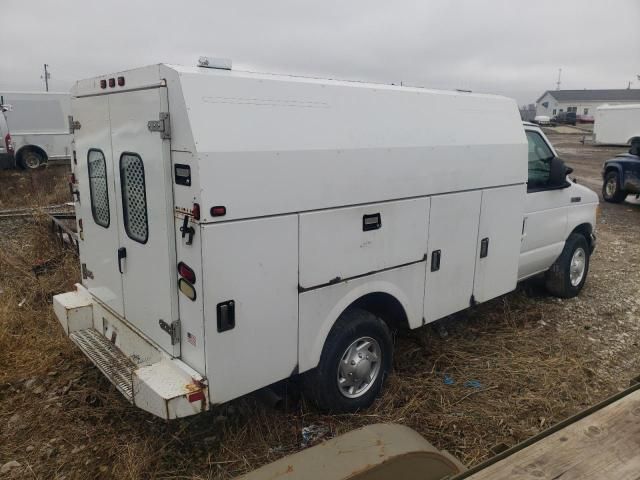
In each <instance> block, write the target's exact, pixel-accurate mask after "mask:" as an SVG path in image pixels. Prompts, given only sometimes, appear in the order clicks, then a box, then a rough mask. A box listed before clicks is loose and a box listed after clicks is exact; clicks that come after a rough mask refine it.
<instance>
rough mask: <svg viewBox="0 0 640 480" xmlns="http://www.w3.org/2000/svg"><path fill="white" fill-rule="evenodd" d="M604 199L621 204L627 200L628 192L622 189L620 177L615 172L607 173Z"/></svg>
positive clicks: (603, 185)
mask: <svg viewBox="0 0 640 480" xmlns="http://www.w3.org/2000/svg"><path fill="white" fill-rule="evenodd" d="M602 198H604V199H605V201H607V202H611V203H620V202H622V201H623V200H624V199H625V198H627V192H625V191H624V190H623V189H622V185H621V182H620V175H618V172H616V171H615V170H613V171H611V172H609V173H607V174H606V175H605V177H604V183H603V184H602Z"/></svg>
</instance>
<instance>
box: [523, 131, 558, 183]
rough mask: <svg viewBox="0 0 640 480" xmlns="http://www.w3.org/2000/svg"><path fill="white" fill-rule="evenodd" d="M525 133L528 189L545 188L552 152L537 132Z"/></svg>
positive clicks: (547, 181)
mask: <svg viewBox="0 0 640 480" xmlns="http://www.w3.org/2000/svg"><path fill="white" fill-rule="evenodd" d="M526 133H527V142H528V146H529V181H528V182H527V183H528V187H529V188H530V189H531V188H540V187H545V186H546V185H547V184H548V183H549V174H550V172H551V160H552V159H553V157H554V155H553V152H552V151H551V149H550V148H549V145H547V142H545V141H544V139H543V138H542V136H541V135H540V134H539V133H538V132H533V131H527V132H526Z"/></svg>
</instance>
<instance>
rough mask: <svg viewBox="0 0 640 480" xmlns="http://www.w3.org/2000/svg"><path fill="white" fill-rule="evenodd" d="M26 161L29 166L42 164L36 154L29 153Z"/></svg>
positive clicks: (33, 166) (34, 166) (35, 166)
mask: <svg viewBox="0 0 640 480" xmlns="http://www.w3.org/2000/svg"><path fill="white" fill-rule="evenodd" d="M24 163H25V164H26V165H27V167H29V168H37V167H38V165H40V161H39V160H38V157H37V156H36V155H27V156H26V157H25V159H24Z"/></svg>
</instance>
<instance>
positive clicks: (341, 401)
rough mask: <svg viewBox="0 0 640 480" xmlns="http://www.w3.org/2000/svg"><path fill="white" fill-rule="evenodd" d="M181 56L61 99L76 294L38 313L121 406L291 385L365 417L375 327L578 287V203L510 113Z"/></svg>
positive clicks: (381, 358)
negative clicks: (70, 159) (59, 329)
mask: <svg viewBox="0 0 640 480" xmlns="http://www.w3.org/2000/svg"><path fill="white" fill-rule="evenodd" d="M201 63H202V64H203V65H207V68H205V67H204V66H201V67H193V68H189V67H179V66H172V65H155V66H150V67H145V68H139V69H135V70H130V71H126V72H120V73H116V74H112V75H106V76H102V77H98V78H93V79H89V80H82V81H79V82H78V83H77V84H76V85H75V87H74V88H73V90H72V114H73V119H72V125H73V129H74V141H75V158H76V159H77V164H75V163H74V164H73V165H72V166H73V169H74V174H73V176H72V181H73V182H74V184H73V188H74V190H75V191H76V192H77V198H78V201H77V203H76V212H77V217H78V231H79V234H80V238H81V241H80V259H81V260H80V261H81V268H82V284H81V285H80V284H79V285H77V288H76V290H75V291H72V292H68V293H63V294H60V295H57V296H55V297H54V309H55V312H56V315H57V316H58V318H59V320H60V322H61V323H62V325H63V327H64V330H65V332H66V333H67V334H68V335H69V336H70V338H71V340H73V342H75V343H76V344H77V346H78V347H79V348H80V349H81V350H82V351H83V352H84V353H85V354H86V355H87V356H88V357H89V358H90V359H91V360H92V361H93V362H94V363H95V365H96V366H97V367H98V368H99V369H101V370H102V371H103V372H104V374H105V375H106V376H107V377H108V378H109V379H110V380H111V381H112V382H113V383H114V384H115V385H116V387H117V388H118V389H119V390H120V391H121V392H122V393H123V394H124V395H125V396H126V397H127V398H128V400H129V401H131V402H133V403H134V404H135V405H137V406H139V407H140V408H142V409H144V410H147V411H149V412H152V413H153V414H155V415H157V416H159V417H162V418H176V417H184V416H187V415H191V414H195V413H198V412H201V411H204V410H207V409H209V408H210V407H211V405H215V404H219V403H222V402H226V401H228V400H231V399H234V398H237V397H240V396H241V395H244V394H247V393H249V392H252V391H254V390H257V389H259V388H261V387H265V386H268V385H270V384H273V383H275V382H278V381H280V380H283V379H287V378H290V377H292V376H296V375H301V376H302V381H303V384H304V386H305V389H306V391H307V392H308V393H309V394H310V396H311V397H312V398H313V399H314V400H315V402H317V404H318V405H319V406H320V407H321V408H323V409H327V410H331V411H339V410H355V409H358V408H364V407H366V406H368V405H369V404H371V402H373V400H374V398H375V396H376V395H377V394H378V392H379V391H380V389H381V387H382V383H383V381H384V378H385V377H386V376H387V375H388V373H389V371H390V369H391V359H392V337H391V334H390V332H391V331H393V330H394V329H398V328H417V327H420V326H422V325H425V324H427V323H430V322H433V321H434V320H437V319H440V318H442V317H445V316H447V315H450V314H452V313H455V312H457V311H460V310H463V309H465V308H467V307H469V306H472V305H474V304H476V303H480V302H485V301H487V300H489V299H492V298H494V297H497V296H499V295H502V294H504V293H507V292H509V291H511V290H513V289H514V288H515V287H516V284H517V282H518V280H521V279H524V278H527V277H531V276H533V275H536V274H538V273H544V272H547V271H548V272H547V273H546V275H547V284H548V286H549V288H550V289H551V291H552V292H553V293H555V294H557V295H560V296H564V297H569V296H573V295H576V294H577V293H578V292H579V290H580V289H581V288H582V285H583V284H584V282H585V279H586V276H587V271H588V265H589V255H590V253H591V251H592V249H593V248H594V241H595V237H594V236H593V230H594V227H595V211H596V205H597V196H596V195H595V194H594V193H593V192H591V191H590V190H588V189H587V188H585V187H583V186H580V185H577V184H575V183H573V182H571V181H570V180H569V179H567V173H568V169H567V167H565V166H564V163H563V162H562V160H560V159H558V158H557V156H556V155H555V153H554V151H553V148H552V147H551V145H550V144H549V143H548V142H547V140H546V139H545V137H544V135H543V133H542V132H541V131H540V130H539V128H538V127H536V126H535V125H533V124H527V125H525V126H524V128H523V124H522V122H521V121H520V117H519V114H518V108H517V105H516V103H515V102H514V101H513V100H510V99H507V98H503V97H498V96H491V95H478V94H472V93H463V92H447V91H434V90H427V89H422V88H405V87H399V86H392V85H377V84H368V83H357V82H346V81H332V80H319V79H311V78H300V77H292V76H285V75H269V74H258V73H247V72H240V71H234V70H231V69H230V67H229V65H228V64H227V63H225V62H221V63H220V65H217V64H216V61H215V60H203V61H202V62H201ZM216 66H217V67H218V68H212V67H216ZM525 130H526V134H525ZM527 165H529V169H528V168H527Z"/></svg>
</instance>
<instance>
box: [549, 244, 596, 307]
mask: <svg viewBox="0 0 640 480" xmlns="http://www.w3.org/2000/svg"><path fill="white" fill-rule="evenodd" d="M589 252H590V249H589V244H588V243H587V239H586V238H585V237H584V236H583V235H581V234H579V233H572V234H571V235H569V238H568V239H567V241H566V242H565V244H564V249H563V250H562V253H561V254H560V256H559V257H558V259H557V260H556V261H555V263H554V264H553V265H551V268H550V269H549V270H548V271H547V273H546V275H545V283H546V287H547V290H548V291H549V292H550V293H551V294H552V295H555V296H556V297H560V298H572V297H575V296H576V295H578V294H579V293H580V290H582V287H583V286H584V283H585V282H586V281H587V274H588V273H589Z"/></svg>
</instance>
